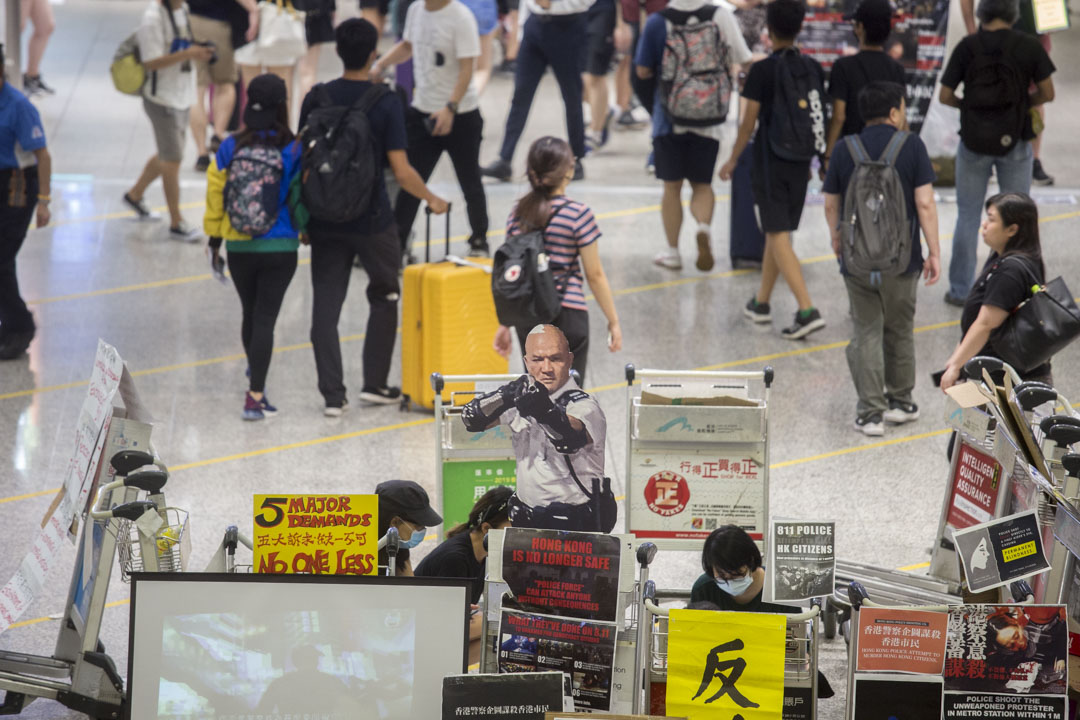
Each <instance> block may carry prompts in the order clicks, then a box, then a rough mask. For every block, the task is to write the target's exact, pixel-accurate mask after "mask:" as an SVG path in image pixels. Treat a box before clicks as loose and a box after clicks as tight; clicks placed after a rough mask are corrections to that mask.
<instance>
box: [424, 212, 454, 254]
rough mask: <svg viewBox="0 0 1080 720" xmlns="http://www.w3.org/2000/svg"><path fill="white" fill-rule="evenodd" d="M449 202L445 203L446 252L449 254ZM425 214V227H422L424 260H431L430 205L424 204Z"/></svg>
mask: <svg viewBox="0 0 1080 720" xmlns="http://www.w3.org/2000/svg"><path fill="white" fill-rule="evenodd" d="M450 205H451V204H450V203H446V253H445V255H449V254H450ZM424 215H425V218H424V219H425V227H424V262H426V263H429V262H431V216H432V212H431V206H430V205H425V206H424Z"/></svg>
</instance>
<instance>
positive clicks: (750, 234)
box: [728, 142, 765, 268]
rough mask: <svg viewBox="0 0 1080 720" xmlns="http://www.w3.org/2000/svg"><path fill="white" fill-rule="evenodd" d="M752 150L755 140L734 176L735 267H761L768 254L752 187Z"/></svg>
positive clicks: (732, 251) (732, 243)
mask: <svg viewBox="0 0 1080 720" xmlns="http://www.w3.org/2000/svg"><path fill="white" fill-rule="evenodd" d="M753 152H754V143H753V142H751V143H750V144H749V145H747V146H746V150H744V151H743V154H742V155H740V156H739V161H738V162H737V163H735V172H734V173H733V174H732V176H731V228H730V232H729V234H728V237H729V248H730V254H731V266H732V267H733V268H745V267H753V266H758V267H760V265H761V258H762V256H763V255H764V253H765V235H764V233H762V232H761V228H760V227H758V221H757V214H756V213H755V212H754V192H753V190H752V189H751V186H750V167H751V165H753V159H752V158H753Z"/></svg>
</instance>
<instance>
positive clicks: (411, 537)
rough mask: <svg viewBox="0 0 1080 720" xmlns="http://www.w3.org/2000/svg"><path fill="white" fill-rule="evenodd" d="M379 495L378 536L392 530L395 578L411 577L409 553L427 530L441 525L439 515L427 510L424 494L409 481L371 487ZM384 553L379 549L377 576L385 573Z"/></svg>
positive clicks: (387, 482) (424, 535)
mask: <svg viewBox="0 0 1080 720" xmlns="http://www.w3.org/2000/svg"><path fill="white" fill-rule="evenodd" d="M375 494H376V495H378V496H379V537H380V538H381V537H383V536H384V535H386V531H387V530H389V529H390V528H395V529H396V530H397V532H398V537H399V538H400V539H401V545H400V547H401V549H400V550H398V554H397V563H396V565H397V572H396V574H398V575H412V574H413V573H412V566H411V565H410V564H409V550H410V549H411V548H414V547H416V546H417V545H419V544H420V543H422V542H423V541H424V538H425V537H427V531H428V528H430V527H435V526H436V525H442V515H440V514H439V513H437V512H435V510H434V509H433V508H432V507H431V501H430V500H429V499H428V494H427V491H426V490H424V488H422V487H420V486H419V485H418V484H416V483H414V482H413V481H412V480H387V481H385V482H381V483H379V484H378V485H376V486H375ZM389 560H390V558H389V556H388V555H387V553H386V550H385V549H384V550H379V574H380V575H385V574H386V566H387V565H388V564H389Z"/></svg>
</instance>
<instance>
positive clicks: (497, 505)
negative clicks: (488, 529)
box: [446, 485, 514, 538]
mask: <svg viewBox="0 0 1080 720" xmlns="http://www.w3.org/2000/svg"><path fill="white" fill-rule="evenodd" d="M513 494H514V489H513V488H511V487H507V486H506V485H497V486H495V487H493V488H491V489H490V490H488V491H487V492H486V493H484V494H483V496H482V497H481V498H480V499H479V500H477V501H476V504H475V505H473V509H472V510H471V511H469V519H468V520H467V521H465V522H463V523H462V524H460V525H458V526H456V527H454V528H452V529H451V530H450V532H448V533H446V537H448V538H451V537H454V536H455V535H462V534H464V533H467V532H472V531H473V530H476V529H477V528H479V527H481V526H483V524H484V523H487V524H488V525H491V526H492V527H495V526H496V525H501V524H502V523H504V522H506V521H507V520H509V519H510V496H511V495H513Z"/></svg>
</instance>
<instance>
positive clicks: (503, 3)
mask: <svg viewBox="0 0 1080 720" xmlns="http://www.w3.org/2000/svg"><path fill="white" fill-rule="evenodd" d="M495 4H496V5H498V7H499V15H509V14H510V13H512V12H516V11H517V9H518V5H519V4H520V2H519V0H496V2H495Z"/></svg>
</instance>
